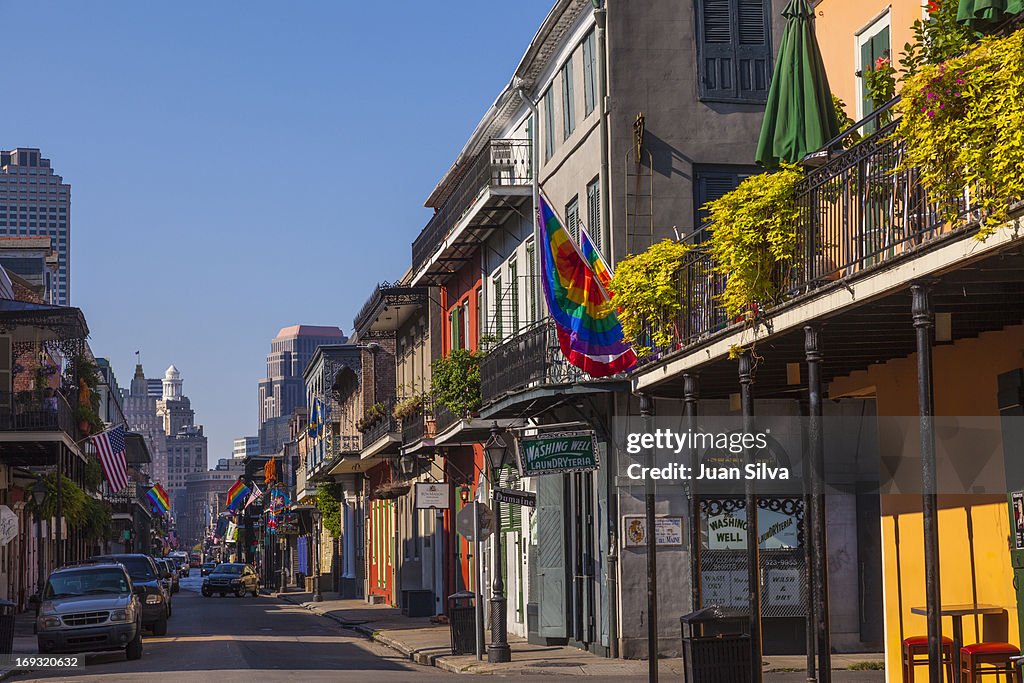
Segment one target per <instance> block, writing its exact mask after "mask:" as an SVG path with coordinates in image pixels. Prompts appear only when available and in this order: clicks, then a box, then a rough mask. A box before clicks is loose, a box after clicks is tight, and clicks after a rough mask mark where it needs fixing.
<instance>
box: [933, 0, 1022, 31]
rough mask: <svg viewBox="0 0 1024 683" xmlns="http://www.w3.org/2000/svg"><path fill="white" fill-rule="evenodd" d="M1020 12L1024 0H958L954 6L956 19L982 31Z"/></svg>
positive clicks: (948, 0)
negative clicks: (957, 3) (955, 6)
mask: <svg viewBox="0 0 1024 683" xmlns="http://www.w3.org/2000/svg"><path fill="white" fill-rule="evenodd" d="M946 1H947V2H950V1H951V0H946ZM1022 13H1024V0H960V4H959V5H958V6H957V8H956V20H957V21H958V22H959V23H961V24H963V25H965V26H969V27H970V28H972V29H974V30H975V31H981V32H984V31H985V30H986V29H989V28H992V27H993V26H995V25H997V24H1000V23H1002V22H1003V21H1005V20H1007V19H1009V18H1010V17H1011V16H1013V15H1015V14H1022Z"/></svg>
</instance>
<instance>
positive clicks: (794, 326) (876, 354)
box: [633, 229, 1024, 398]
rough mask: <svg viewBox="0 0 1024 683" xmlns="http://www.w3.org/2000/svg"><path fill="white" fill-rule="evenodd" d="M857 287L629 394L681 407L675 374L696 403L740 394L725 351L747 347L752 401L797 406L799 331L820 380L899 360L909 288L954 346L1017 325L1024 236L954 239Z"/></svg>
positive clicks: (910, 337)
mask: <svg viewBox="0 0 1024 683" xmlns="http://www.w3.org/2000/svg"><path fill="white" fill-rule="evenodd" d="M959 237H960V238H959V239H954V240H948V241H946V242H944V243H943V244H941V245H939V246H938V247H937V248H936V249H933V250H930V251H928V252H926V253H920V252H919V253H918V254H917V255H916V257H915V258H911V259H906V260H903V261H901V262H900V263H897V264H893V266H892V267H889V268H884V269H880V270H878V271H877V272H874V273H871V274H869V275H865V276H864V277H862V278H860V279H858V280H857V281H855V282H848V283H844V282H837V283H833V284H832V285H830V286H829V287H827V288H825V289H824V290H820V291H818V292H815V293H814V294H813V295H810V296H808V297H806V298H804V299H801V300H797V301H793V302H789V303H788V304H787V305H785V306H784V307H783V308H781V309H777V312H776V313H775V314H774V315H772V316H770V317H769V319H768V323H769V324H770V327H769V326H768V325H765V324H761V325H759V326H758V328H757V329H756V330H755V329H747V330H736V329H726V330H723V331H722V332H721V333H718V334H716V335H712V336H711V337H709V338H708V339H707V340H706V341H705V342H704V343H702V344H698V345H694V346H692V347H690V348H689V349H687V350H686V352H685V353H681V354H678V355H675V356H673V357H670V358H668V359H665V360H663V361H661V362H660V363H659V364H658V365H656V366H654V367H652V368H650V369H647V370H643V371H641V372H640V373H639V374H638V375H637V376H636V377H634V379H633V391H636V392H644V393H647V394H649V395H651V396H655V397H664V398H681V397H682V394H683V379H682V377H683V374H684V373H687V372H696V373H699V375H700V394H701V396H702V397H704V398H723V397H726V396H729V395H730V394H733V393H736V392H738V391H739V381H738V377H737V372H738V369H737V365H736V363H735V362H734V361H730V360H728V355H729V349H730V348H732V347H734V346H745V347H749V346H750V344H751V343H754V345H755V346H754V349H755V354H756V361H755V366H756V384H755V392H756V395H757V396H758V397H765V398H767V397H772V396H775V397H787V396H789V397H793V398H795V397H797V396H799V395H801V394H802V393H803V392H804V391H805V390H806V388H805V386H804V384H803V381H801V383H799V384H789V383H788V381H787V367H786V366H787V364H789V363H799V364H800V365H801V373H802V378H803V380H805V379H806V369H805V366H804V363H805V352H804V331H803V327H804V326H805V325H807V324H812V323H813V324H820V326H821V331H820V334H819V338H820V346H821V350H822V352H823V366H822V372H823V377H822V379H823V381H824V382H825V383H826V384H827V383H828V382H831V381H832V380H834V379H836V378H839V377H845V376H847V375H849V374H851V373H853V372H856V371H858V370H864V369H866V368H868V367H869V366H871V365H873V364H877V363H884V362H886V361H888V360H892V359H895V358H905V357H908V356H910V355H912V354H913V353H914V352H915V350H916V343H915V330H914V326H913V320H912V317H911V295H910V285H911V284H912V283H914V282H919V281H926V282H930V283H931V284H932V297H931V298H932V304H933V307H934V310H935V312H936V313H949V314H951V322H952V341H957V340H961V339H970V338H973V337H977V336H978V335H980V334H982V333H984V332H990V331H996V330H1001V329H1003V328H1005V327H1008V326H1011V325H1018V324H1021V323H1024V237H1021V236H1018V235H1015V234H1014V233H1013V232H1012V231H1010V230H1008V229H1003V230H1000V231H999V232H998V233H997V234H995V235H993V236H992V237H990V238H989V239H988V240H986V241H985V242H979V241H977V240H975V239H973V238H972V237H969V236H964V235H960V236H959Z"/></svg>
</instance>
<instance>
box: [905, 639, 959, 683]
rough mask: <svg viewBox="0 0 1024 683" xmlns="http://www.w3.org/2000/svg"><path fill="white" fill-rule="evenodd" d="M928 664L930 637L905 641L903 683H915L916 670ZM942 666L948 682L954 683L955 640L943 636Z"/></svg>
mask: <svg viewBox="0 0 1024 683" xmlns="http://www.w3.org/2000/svg"><path fill="white" fill-rule="evenodd" d="M926 664H928V636H910V637H909V638H904V639H903V683H914V668H915V667H918V666H925V665H926ZM942 665H943V666H944V667H945V669H946V680H947V681H949V683H953V680H954V679H953V639H952V638H947V637H946V636H942Z"/></svg>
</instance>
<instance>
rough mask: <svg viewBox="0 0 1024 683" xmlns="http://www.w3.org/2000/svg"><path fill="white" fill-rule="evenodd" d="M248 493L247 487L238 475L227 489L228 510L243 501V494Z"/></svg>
mask: <svg viewBox="0 0 1024 683" xmlns="http://www.w3.org/2000/svg"><path fill="white" fill-rule="evenodd" d="M247 493H249V487H248V486H246V485H245V482H243V481H242V479H241V477H239V479H238V481H236V482H235V483H234V484H233V485H232V486H231V488H229V489H228V510H234V509H235V508H237V507H239V506H240V505H242V504H243V503H244V502H245V495H246V494H247Z"/></svg>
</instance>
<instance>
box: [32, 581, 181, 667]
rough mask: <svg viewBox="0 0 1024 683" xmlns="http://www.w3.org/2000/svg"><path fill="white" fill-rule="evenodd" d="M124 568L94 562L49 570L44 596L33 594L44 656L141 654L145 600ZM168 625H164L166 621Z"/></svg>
mask: <svg viewBox="0 0 1024 683" xmlns="http://www.w3.org/2000/svg"><path fill="white" fill-rule="evenodd" d="M144 599H145V591H144V590H143V589H142V588H141V587H135V588H133V587H132V581H131V579H130V578H129V577H128V573H127V572H126V571H125V568H124V566H122V565H120V564H114V563H107V564H90V565H78V566H76V567H65V568H63V569H58V570H56V571H54V572H53V573H52V574H50V577H49V579H47V581H46V586H45V588H43V594H42V596H41V597H40V596H39V595H33V596H32V603H33V604H35V605H36V607H37V609H38V616H37V618H36V638H37V639H38V644H39V653H40V654H58V653H60V654H71V653H78V652H105V651H109V650H124V651H125V655H126V656H127V657H128V659H139V658H140V657H142V600H144ZM164 623H165V626H166V622H164Z"/></svg>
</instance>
